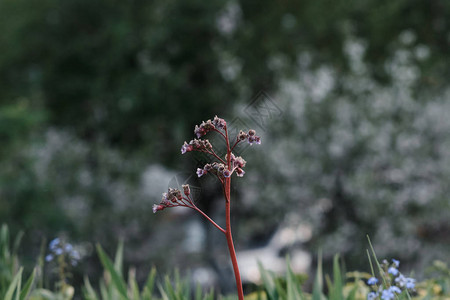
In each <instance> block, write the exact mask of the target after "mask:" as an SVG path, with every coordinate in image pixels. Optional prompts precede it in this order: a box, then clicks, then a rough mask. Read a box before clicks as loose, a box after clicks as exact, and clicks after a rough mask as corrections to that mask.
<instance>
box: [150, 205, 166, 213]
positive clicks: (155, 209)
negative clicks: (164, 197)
mask: <svg viewBox="0 0 450 300" xmlns="http://www.w3.org/2000/svg"><path fill="white" fill-rule="evenodd" d="M164 208H165V206H164V205H161V204H153V209H152V210H153V213H156V212H157V211H160V210H163V209H164Z"/></svg>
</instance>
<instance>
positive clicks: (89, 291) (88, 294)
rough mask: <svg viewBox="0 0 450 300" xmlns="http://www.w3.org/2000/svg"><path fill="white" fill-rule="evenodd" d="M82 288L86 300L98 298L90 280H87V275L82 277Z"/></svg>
mask: <svg viewBox="0 0 450 300" xmlns="http://www.w3.org/2000/svg"><path fill="white" fill-rule="evenodd" d="M84 288H85V292H84V297H85V298H86V300H98V297H97V294H96V293H95V291H94V289H93V288H92V285H91V282H90V281H89V278H88V277H87V276H85V277H84Z"/></svg>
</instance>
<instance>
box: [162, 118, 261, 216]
mask: <svg viewBox="0 0 450 300" xmlns="http://www.w3.org/2000/svg"><path fill="white" fill-rule="evenodd" d="M210 131H216V132H217V133H218V134H220V135H221V136H222V137H223V138H224V139H225V140H226V145H227V154H226V155H225V158H223V157H219V156H218V155H217V154H216V152H215V151H214V149H213V146H212V144H211V143H210V142H209V140H207V139H204V140H203V139H200V138H201V137H202V136H204V135H205V134H207V133H208V132H210ZM194 133H195V135H196V136H197V138H195V139H193V140H191V141H190V142H189V143H187V142H186V141H185V142H184V144H183V145H182V146H181V154H185V153H187V152H191V151H200V152H205V153H208V154H209V155H211V156H212V157H213V159H215V161H213V162H211V163H207V164H205V165H204V166H203V168H197V176H198V177H202V176H203V175H206V174H208V173H210V174H213V175H216V176H217V177H218V178H219V180H220V181H221V182H222V184H224V182H225V179H226V178H229V177H230V176H231V175H232V174H233V173H236V175H237V176H238V177H243V176H244V174H245V171H244V169H243V168H244V167H245V164H246V163H247V162H246V161H245V160H244V159H243V158H242V157H240V156H235V155H234V154H233V150H234V148H235V147H236V146H237V145H238V144H239V143H240V142H242V141H247V142H248V143H249V144H250V145H253V144H261V138H260V137H259V136H257V135H256V132H255V130H253V129H250V130H248V131H247V132H245V131H243V130H241V131H240V132H239V134H238V135H237V136H236V138H235V140H234V143H230V140H229V137H228V131H227V123H226V121H225V120H224V119H221V118H219V117H217V116H215V117H214V118H213V120H207V121H206V122H205V121H203V122H202V123H201V124H200V125H196V126H195V130H194ZM183 192H184V195H185V197H183V195H182V193H181V191H180V190H178V189H172V188H169V190H168V191H167V193H164V194H163V197H162V200H161V202H160V203H159V204H154V205H153V212H154V213H156V212H157V211H160V210H163V209H165V208H167V207H174V206H185V207H191V208H194V207H195V205H194V204H193V202H192V199H191V198H190V197H189V194H190V190H189V185H183ZM194 209H195V208H194Z"/></svg>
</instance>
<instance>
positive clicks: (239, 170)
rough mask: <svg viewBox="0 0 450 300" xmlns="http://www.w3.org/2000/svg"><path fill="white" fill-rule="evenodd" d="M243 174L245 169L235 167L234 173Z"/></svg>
mask: <svg viewBox="0 0 450 300" xmlns="http://www.w3.org/2000/svg"><path fill="white" fill-rule="evenodd" d="M244 174H245V171H244V170H242V169H241V168H236V175H237V176H238V177H243V176H244Z"/></svg>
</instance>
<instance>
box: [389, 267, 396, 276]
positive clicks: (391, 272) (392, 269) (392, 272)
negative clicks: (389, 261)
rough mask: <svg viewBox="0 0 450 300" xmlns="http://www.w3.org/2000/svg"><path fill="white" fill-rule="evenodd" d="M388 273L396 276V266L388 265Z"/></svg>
mask: <svg viewBox="0 0 450 300" xmlns="http://www.w3.org/2000/svg"><path fill="white" fill-rule="evenodd" d="M388 273H389V274H392V275H394V276H397V275H398V270H397V269H396V268H394V267H390V268H389V269H388Z"/></svg>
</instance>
